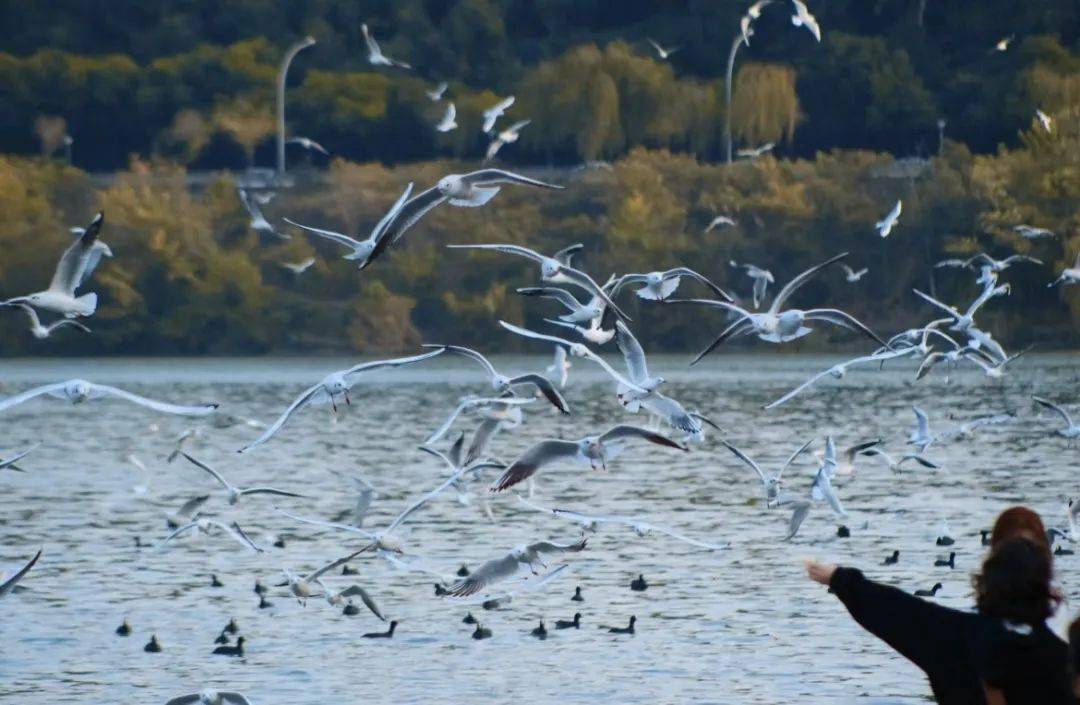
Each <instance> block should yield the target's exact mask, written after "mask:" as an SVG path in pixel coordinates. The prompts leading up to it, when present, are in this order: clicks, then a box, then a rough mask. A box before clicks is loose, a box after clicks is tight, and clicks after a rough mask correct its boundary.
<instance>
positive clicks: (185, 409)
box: [90, 384, 218, 416]
mask: <svg viewBox="0 0 1080 705" xmlns="http://www.w3.org/2000/svg"><path fill="white" fill-rule="evenodd" d="M90 389H91V391H92V392H93V393H94V394H98V395H107V396H113V397H118V398H120V399H123V400H124V401H130V402H132V403H133V404H138V405H139V406H145V407H146V408H148V409H153V410H154V411H160V412H161V413H163V414H175V415H177V416H209V415H210V414H212V413H214V412H215V411H217V408H218V405H217V404H199V405H197V406H180V405H177V404H169V403H166V402H162V401H155V400H154V399H147V398H146V397H141V396H139V395H138V394H132V393H131V392H127V391H124V390H123V389H118V388H117V387H110V386H109V385H107V384H91V385H90Z"/></svg>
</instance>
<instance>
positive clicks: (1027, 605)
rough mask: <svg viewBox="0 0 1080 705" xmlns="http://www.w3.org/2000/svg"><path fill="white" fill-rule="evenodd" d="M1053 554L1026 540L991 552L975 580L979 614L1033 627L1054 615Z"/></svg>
mask: <svg viewBox="0 0 1080 705" xmlns="http://www.w3.org/2000/svg"><path fill="white" fill-rule="evenodd" d="M1052 570H1053V569H1052V568H1051V565H1050V553H1049V551H1047V550H1045V546H1044V545H1041V544H1038V543H1036V542H1034V541H1031V540H1029V539H1026V538H1020V537H1017V538H1010V539H1005V540H1004V541H1002V542H1001V543H999V544H998V545H997V546H994V547H993V548H992V549H990V555H989V556H987V557H986V560H985V561H983V564H982V571H981V572H979V573H977V574H976V575H975V576H974V577H973V578H972V580H971V583H972V586H973V587H974V588H975V604H976V605H977V606H978V608H979V613H980V614H984V615H987V616H991V617H999V618H1001V619H1007V620H1009V621H1011V622H1020V623H1022V624H1030V625H1032V626H1034V625H1037V624H1041V623H1042V622H1044V621H1046V618H1047V617H1049V616H1050V615H1051V614H1053V611H1054V606H1055V605H1056V603H1057V602H1058V601H1059V600H1058V598H1057V597H1056V596H1055V595H1054V593H1053V591H1052V590H1051V589H1050V579H1051V576H1052Z"/></svg>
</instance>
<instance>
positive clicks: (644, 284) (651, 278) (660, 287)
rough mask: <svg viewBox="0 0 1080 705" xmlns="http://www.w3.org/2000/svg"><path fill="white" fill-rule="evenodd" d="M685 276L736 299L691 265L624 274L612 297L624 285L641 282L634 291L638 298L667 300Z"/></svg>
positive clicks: (720, 295) (714, 291)
mask: <svg viewBox="0 0 1080 705" xmlns="http://www.w3.org/2000/svg"><path fill="white" fill-rule="evenodd" d="M683 277H686V278H688V279H693V280H694V281H696V282H698V283H700V284H704V285H705V286H706V287H708V289H709V291H711V292H712V293H713V294H715V295H716V296H719V297H720V298H721V299H724V300H725V301H729V302H730V301H734V299H732V298H731V296H729V295H728V293H727V292H726V291H724V290H723V289H721V288H720V287H718V286H717V285H716V284H713V283H712V282H711V281H709V279H708V278H707V277H704V276H702V275H700V274H698V273H697V272H695V271H694V270H692V269H690V268H689V267H676V268H674V269H669V270H667V271H664V272H646V273H644V274H624V275H622V276H621V277H619V279H618V280H617V281H616V282H615V286H614V288H612V290H611V297H612V298H615V297H616V296H617V295H618V293H619V291H620V290H621V289H622V288H623V287H624V286H630V285H634V284H640V285H641V288H639V289H636V290H635V291H634V293H635V294H637V295H638V298H641V299H645V300H646V301H666V300H667V299H668V297H669V296H671V295H672V294H674V293H675V290H676V289H678V288H679V282H681V281H682V279H683Z"/></svg>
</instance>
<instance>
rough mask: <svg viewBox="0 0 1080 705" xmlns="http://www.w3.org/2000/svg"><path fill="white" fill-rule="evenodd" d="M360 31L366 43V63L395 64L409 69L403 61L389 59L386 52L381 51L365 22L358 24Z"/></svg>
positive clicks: (375, 64)
mask: <svg viewBox="0 0 1080 705" xmlns="http://www.w3.org/2000/svg"><path fill="white" fill-rule="evenodd" d="M360 31H361V33H363V35H364V44H365V45H367V52H368V56H367V58H368V63H370V64H371V65H372V66H397V67H399V68H403V69H411V68H412V66H409V65H408V64H406V63H405V62H404V61H397V60H395V59H391V58H390V57H389V56H387V55H386V54H383V53H382V49H380V48H379V43H378V42H377V41H375V37H373V36H371V32H369V31H368V26H367V23H366V22H365V23H363V24H361V25H360Z"/></svg>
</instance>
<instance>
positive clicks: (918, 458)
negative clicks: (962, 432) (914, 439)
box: [863, 448, 941, 473]
mask: <svg viewBox="0 0 1080 705" xmlns="http://www.w3.org/2000/svg"><path fill="white" fill-rule="evenodd" d="M863 455H867V456H871V457H878V458H881V459H882V460H884V461H885V464H886V465H888V466H889V469H890V470H892V471H893V472H896V473H899V472H903V469H904V463H906V462H908V461H913V462H916V463H918V464H919V465H922V466H923V467H924V468H929V469H931V470H938V469H940V468H941V466H940V465H938V464H936V463H934V462H933V461H931V460H929V459H927V458H926V457H924V456H922V455H919V454H918V453H912V454H909V455H903V456H901V457H900V459H899V460H897V459H895V458H893V457H892V456H891V455H889V454H888V453H886V452H885V451H883V450H881V449H880V448H869V449H867V450H865V451H864V452H863Z"/></svg>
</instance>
